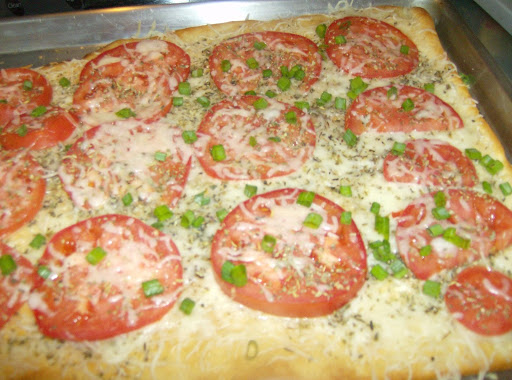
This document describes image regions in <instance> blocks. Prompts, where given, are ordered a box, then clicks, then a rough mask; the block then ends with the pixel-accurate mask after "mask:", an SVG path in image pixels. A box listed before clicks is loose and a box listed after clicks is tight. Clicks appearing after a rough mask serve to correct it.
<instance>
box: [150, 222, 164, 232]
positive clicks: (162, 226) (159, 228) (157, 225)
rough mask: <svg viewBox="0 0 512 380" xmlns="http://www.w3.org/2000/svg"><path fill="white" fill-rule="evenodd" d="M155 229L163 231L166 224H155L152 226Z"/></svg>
mask: <svg viewBox="0 0 512 380" xmlns="http://www.w3.org/2000/svg"><path fill="white" fill-rule="evenodd" d="M151 227H153V228H154V229H157V230H162V229H163V228H164V224H163V223H162V222H155V223H153V224H152V225H151Z"/></svg>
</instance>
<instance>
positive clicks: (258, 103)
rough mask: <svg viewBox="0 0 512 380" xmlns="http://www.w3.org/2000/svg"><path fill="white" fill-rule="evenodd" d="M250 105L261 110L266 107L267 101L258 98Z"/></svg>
mask: <svg viewBox="0 0 512 380" xmlns="http://www.w3.org/2000/svg"><path fill="white" fill-rule="evenodd" d="M252 105H253V107H254V108H255V109H257V110H263V109H265V108H267V107H268V101H267V100H266V99H265V98H259V99H258V100H256V101H255V102H254V103H252Z"/></svg>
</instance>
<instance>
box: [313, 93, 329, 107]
mask: <svg viewBox="0 0 512 380" xmlns="http://www.w3.org/2000/svg"><path fill="white" fill-rule="evenodd" d="M331 99H332V95H331V94H330V93H328V92H327V91H324V92H322V95H320V98H318V99H317V100H316V104H317V105H318V106H325V105H326V104H327V103H329V102H330V101H331Z"/></svg>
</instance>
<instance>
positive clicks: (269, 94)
mask: <svg viewBox="0 0 512 380" xmlns="http://www.w3.org/2000/svg"><path fill="white" fill-rule="evenodd" d="M265 96H267V97H269V98H275V97H276V96H277V94H276V93H275V92H274V91H272V90H267V92H265Z"/></svg>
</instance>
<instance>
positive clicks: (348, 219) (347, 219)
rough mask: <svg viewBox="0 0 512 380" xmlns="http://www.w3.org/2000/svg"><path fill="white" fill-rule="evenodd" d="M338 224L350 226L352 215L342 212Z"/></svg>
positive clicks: (348, 212)
mask: <svg viewBox="0 0 512 380" xmlns="http://www.w3.org/2000/svg"><path fill="white" fill-rule="evenodd" d="M340 223H341V224H346V225H350V224H352V213H351V212H350V211H343V212H342V213H341V216H340Z"/></svg>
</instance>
